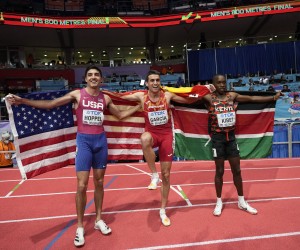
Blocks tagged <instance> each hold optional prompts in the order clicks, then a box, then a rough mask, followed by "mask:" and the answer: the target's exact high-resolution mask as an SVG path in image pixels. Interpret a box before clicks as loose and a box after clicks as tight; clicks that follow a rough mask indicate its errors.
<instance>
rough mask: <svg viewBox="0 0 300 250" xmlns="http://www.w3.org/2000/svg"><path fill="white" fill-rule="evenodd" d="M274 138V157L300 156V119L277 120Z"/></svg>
mask: <svg viewBox="0 0 300 250" xmlns="http://www.w3.org/2000/svg"><path fill="white" fill-rule="evenodd" d="M280 127H281V128H280ZM297 137H298V138H297ZM273 138H274V139H273V150H272V155H271V157H272V158H285V157H288V158H292V157H300V121H294V122H276V123H275V124H274V137H273Z"/></svg>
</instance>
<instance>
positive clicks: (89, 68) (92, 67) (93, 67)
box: [84, 65, 102, 77]
mask: <svg viewBox="0 0 300 250" xmlns="http://www.w3.org/2000/svg"><path fill="white" fill-rule="evenodd" d="M91 69H95V70H97V71H98V72H99V73H100V76H101V77H102V71H101V69H99V68H98V67H97V66H95V65H89V66H88V67H87V68H86V69H85V73H84V77H86V75H87V72H88V71H89V70H91Z"/></svg>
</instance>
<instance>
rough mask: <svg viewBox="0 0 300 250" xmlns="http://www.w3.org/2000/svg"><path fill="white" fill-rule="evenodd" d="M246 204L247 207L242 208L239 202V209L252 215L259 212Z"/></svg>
mask: <svg viewBox="0 0 300 250" xmlns="http://www.w3.org/2000/svg"><path fill="white" fill-rule="evenodd" d="M245 203H246V206H242V205H241V204H240V203H239V202H238V207H239V209H241V210H244V211H246V212H248V213H250V214H257V210H256V209H255V208H253V207H251V206H250V205H249V204H248V203H247V202H245Z"/></svg>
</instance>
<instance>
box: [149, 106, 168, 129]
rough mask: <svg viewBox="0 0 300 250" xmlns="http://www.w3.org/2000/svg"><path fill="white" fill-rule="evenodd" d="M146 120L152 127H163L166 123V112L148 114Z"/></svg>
mask: <svg viewBox="0 0 300 250" xmlns="http://www.w3.org/2000/svg"><path fill="white" fill-rule="evenodd" d="M148 118H149V121H150V124H151V125H152V126H158V125H163V124H166V123H167V122H168V112H167V110H159V111H153V112H149V113H148Z"/></svg>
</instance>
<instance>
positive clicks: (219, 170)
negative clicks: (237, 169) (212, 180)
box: [215, 167, 224, 178]
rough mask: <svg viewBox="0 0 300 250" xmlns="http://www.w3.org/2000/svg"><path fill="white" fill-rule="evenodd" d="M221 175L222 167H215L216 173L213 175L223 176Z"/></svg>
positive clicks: (222, 172) (222, 173)
mask: <svg viewBox="0 0 300 250" xmlns="http://www.w3.org/2000/svg"><path fill="white" fill-rule="evenodd" d="M223 175H224V168H221V167H220V168H216V174H215V176H216V177H217V178H222V177H223Z"/></svg>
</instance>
